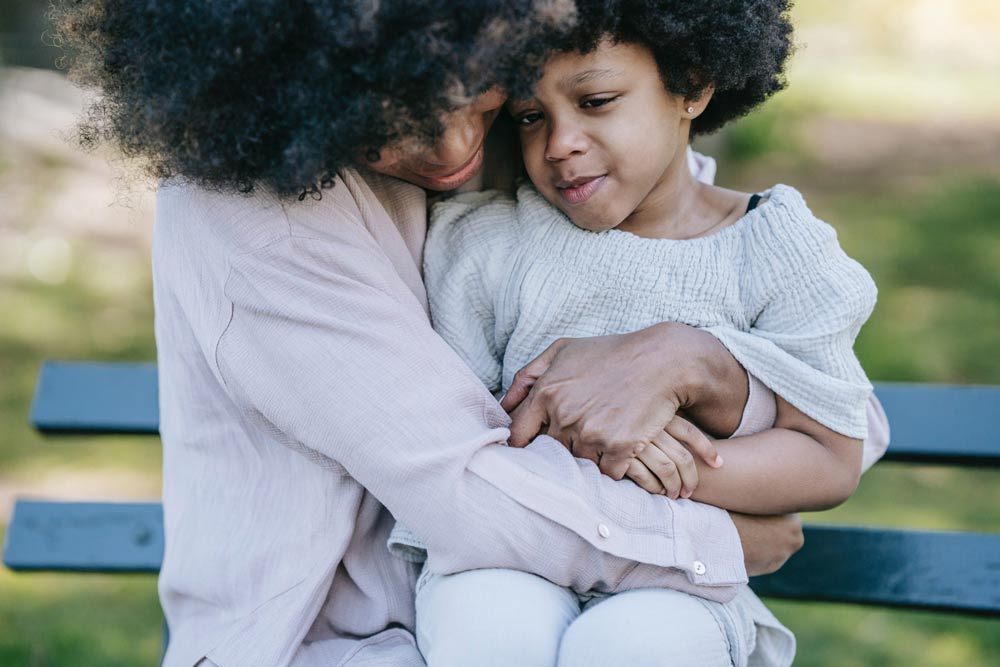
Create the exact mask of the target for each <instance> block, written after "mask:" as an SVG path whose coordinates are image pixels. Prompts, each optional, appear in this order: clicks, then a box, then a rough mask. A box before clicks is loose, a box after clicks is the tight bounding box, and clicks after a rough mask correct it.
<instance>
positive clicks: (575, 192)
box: [555, 174, 608, 206]
mask: <svg viewBox="0 0 1000 667" xmlns="http://www.w3.org/2000/svg"><path fill="white" fill-rule="evenodd" d="M607 176H608V175H607V174H603V175H601V176H585V177H581V178H574V179H570V180H564V181H558V182H556V184H555V186H556V191H557V192H558V193H559V196H560V197H562V198H563V200H564V201H565V202H566V203H567V204H572V205H574V206H576V205H579V204H582V203H584V202H585V201H587V200H588V199H590V198H591V197H592V196H593V195H594V193H595V192H597V191H598V190H599V189H600V187H601V185H603V184H604V180H605V179H606V178H607Z"/></svg>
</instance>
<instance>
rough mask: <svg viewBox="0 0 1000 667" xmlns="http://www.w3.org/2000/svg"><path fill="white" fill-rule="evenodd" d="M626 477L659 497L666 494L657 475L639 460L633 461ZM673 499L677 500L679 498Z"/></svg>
mask: <svg viewBox="0 0 1000 667" xmlns="http://www.w3.org/2000/svg"><path fill="white" fill-rule="evenodd" d="M625 476H626V477H628V478H629V479H631V480H632V481H633V482H635V483H636V484H638V485H639V486H640V487H642V488H643V489H645V490H646V491H649V492H650V493H655V494H657V495H660V494H664V493H665V490H664V488H663V485H662V484H660V480H658V479H657V478H656V475H654V474H653V473H652V471H650V469H649V468H648V467H647V466H646V465H644V464H643V463H642V462H641V461H639V459H632V462H631V463H630V464H629V466H628V472H626V473H625ZM673 497H674V498H676V497H677V496H673Z"/></svg>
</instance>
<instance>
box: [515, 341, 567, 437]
mask: <svg viewBox="0 0 1000 667" xmlns="http://www.w3.org/2000/svg"><path fill="white" fill-rule="evenodd" d="M565 344H566V339H564V338H560V339H559V340H557V341H556V342H554V343H552V344H551V345H549V346H548V347H547V348H545V350H544V351H543V352H542V353H541V354H540V355H538V356H537V357H535V358H534V359H532V360H531V361H529V362H528V363H527V364H525V366H524V368H522V369H521V370H519V371H518V372H517V373H516V374H515V375H514V380H513V381H512V382H511V384H510V389H508V390H507V393H506V394H504V397H503V398H502V399H500V407H502V408H503V409H504V410H506V411H507V412H511V411H512V410H513V409H514V408H516V407H517V406H519V405H520V404H521V403H522V402H523V401H524V399H526V398H527V397H528V394H529V393H530V392H531V388H532V387H533V386H535V381H536V380H538V378H539V377H541V375H542V374H543V373H545V371H547V370H548V368H549V366H550V365H551V364H552V359H553V358H554V357H555V355H556V353H557V352H558V351H559V350H560V349H561V348H562V347H563V346H564V345H565ZM526 444H527V443H526Z"/></svg>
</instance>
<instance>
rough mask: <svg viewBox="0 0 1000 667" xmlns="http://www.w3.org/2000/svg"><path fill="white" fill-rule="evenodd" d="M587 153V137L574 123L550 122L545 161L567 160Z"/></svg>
mask: <svg viewBox="0 0 1000 667" xmlns="http://www.w3.org/2000/svg"><path fill="white" fill-rule="evenodd" d="M586 152H587V137H586V135H585V134H584V132H583V131H582V130H581V129H580V128H579V127H577V126H576V125H574V124H572V123H558V122H552V121H550V124H549V136H548V138H547V140H546V142H545V159H546V160H548V161H549V162H558V161H559V160H565V159H566V158H568V157H572V156H573V155H582V154H583V153H586Z"/></svg>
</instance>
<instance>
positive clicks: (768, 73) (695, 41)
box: [558, 0, 792, 136]
mask: <svg viewBox="0 0 1000 667" xmlns="http://www.w3.org/2000/svg"><path fill="white" fill-rule="evenodd" d="M790 4H791V3H790V1H789V0H697V1H695V0H577V2H576V7H577V10H576V12H577V20H576V22H575V24H574V26H573V27H572V29H571V30H569V32H568V33H565V34H564V35H563V37H562V38H561V42H560V44H559V46H558V49H559V50H560V51H580V52H583V53H586V52H588V51H591V50H593V49H594V48H596V46H597V45H598V44H599V43H600V42H601V41H602V40H604V39H610V40H611V41H612V42H616V43H630V44H639V45H642V46H645V47H647V48H649V49H650V50H651V51H652V53H653V57H654V58H655V60H656V64H657V66H658V67H659V70H660V78H661V79H662V80H663V85H664V86H665V87H666V89H667V90H668V91H669V92H671V93H673V94H674V95H682V96H684V97H685V98H689V99H696V98H697V97H698V96H699V95H700V94H701V93H703V92H704V91H705V90H706V89H707V88H708V86H714V87H715V93H714V94H713V96H712V101H711V102H710V103H709V104H708V107H707V108H706V109H705V111H704V112H703V113H702V114H701V115H700V116H698V118H696V119H695V120H694V121H693V122H692V124H691V135H692V136H695V135H698V134H707V133H710V132H714V131H716V130H718V129H719V128H720V127H722V126H723V125H725V124H726V123H728V122H729V121H731V120H734V119H736V118H739V117H741V116H743V115H745V114H746V113H748V112H749V111H750V110H751V109H753V108H754V107H756V106H757V105H759V104H760V103H761V102H763V101H764V100H765V99H767V98H768V97H770V96H771V95H772V94H774V93H776V92H777V91H779V90H781V89H782V88H784V87H785V80H784V76H783V73H784V68H785V63H786V61H787V60H788V56H789V55H790V54H791V52H792V42H791V37H792V25H791V22H790V21H789V18H788V10H789V7H790Z"/></svg>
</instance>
